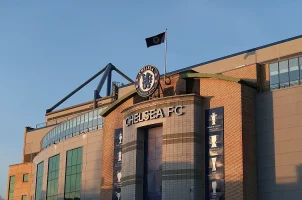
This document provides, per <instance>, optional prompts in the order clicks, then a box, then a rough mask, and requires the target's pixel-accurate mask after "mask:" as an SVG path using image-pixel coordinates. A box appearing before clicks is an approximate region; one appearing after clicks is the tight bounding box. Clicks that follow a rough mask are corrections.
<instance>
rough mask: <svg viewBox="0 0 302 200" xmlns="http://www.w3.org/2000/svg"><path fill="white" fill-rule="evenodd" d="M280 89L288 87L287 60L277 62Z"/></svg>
mask: <svg viewBox="0 0 302 200" xmlns="http://www.w3.org/2000/svg"><path fill="white" fill-rule="evenodd" d="M279 79H280V88H285V87H289V74H288V60H285V61H282V62H279Z"/></svg>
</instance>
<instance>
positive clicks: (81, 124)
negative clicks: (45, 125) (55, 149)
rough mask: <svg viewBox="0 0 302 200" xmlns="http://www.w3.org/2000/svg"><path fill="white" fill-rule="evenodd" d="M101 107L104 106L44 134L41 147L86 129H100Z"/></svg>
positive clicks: (101, 120)
mask: <svg viewBox="0 0 302 200" xmlns="http://www.w3.org/2000/svg"><path fill="white" fill-rule="evenodd" d="M103 109H105V108H99V109H97V110H94V111H91V112H89V113H85V114H82V115H80V116H78V117H75V118H73V119H70V120H69V121H66V122H63V123H61V124H60V125H58V126H57V127H55V128H54V129H52V130H51V131H49V133H47V134H46V135H45V137H44V138H43V139H42V142H43V143H42V148H43V149H45V148H47V147H48V146H50V145H52V144H54V143H55V142H60V141H63V140H65V139H67V138H70V137H73V136H77V135H79V134H81V133H85V132H87V131H92V130H97V129H102V128H103V122H104V121H103V117H101V116H100V115H99V114H100V113H101V112H102V111H103Z"/></svg>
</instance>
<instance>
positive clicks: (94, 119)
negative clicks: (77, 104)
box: [92, 110, 98, 130]
mask: <svg viewBox="0 0 302 200" xmlns="http://www.w3.org/2000/svg"><path fill="white" fill-rule="evenodd" d="M92 126H93V130H96V129H97V127H98V110H94V111H93V122H92Z"/></svg>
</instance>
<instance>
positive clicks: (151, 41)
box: [146, 32, 166, 48]
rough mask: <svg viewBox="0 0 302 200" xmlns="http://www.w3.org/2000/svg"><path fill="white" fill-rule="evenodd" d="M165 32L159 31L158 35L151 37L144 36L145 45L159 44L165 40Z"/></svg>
mask: <svg viewBox="0 0 302 200" xmlns="http://www.w3.org/2000/svg"><path fill="white" fill-rule="evenodd" d="M165 37H166V32H163V33H160V34H158V35H154V36H152V37H149V38H146V44H147V47H148V48H149V47H151V46H155V45H159V44H161V43H164V42H165Z"/></svg>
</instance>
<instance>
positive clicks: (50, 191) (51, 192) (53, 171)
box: [46, 154, 60, 199]
mask: <svg viewBox="0 0 302 200" xmlns="http://www.w3.org/2000/svg"><path fill="white" fill-rule="evenodd" d="M59 165H60V155H59V154H58V155H55V156H53V157H51V158H49V159H48V176H47V193H46V199H57V195H58V179H59Z"/></svg>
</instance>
